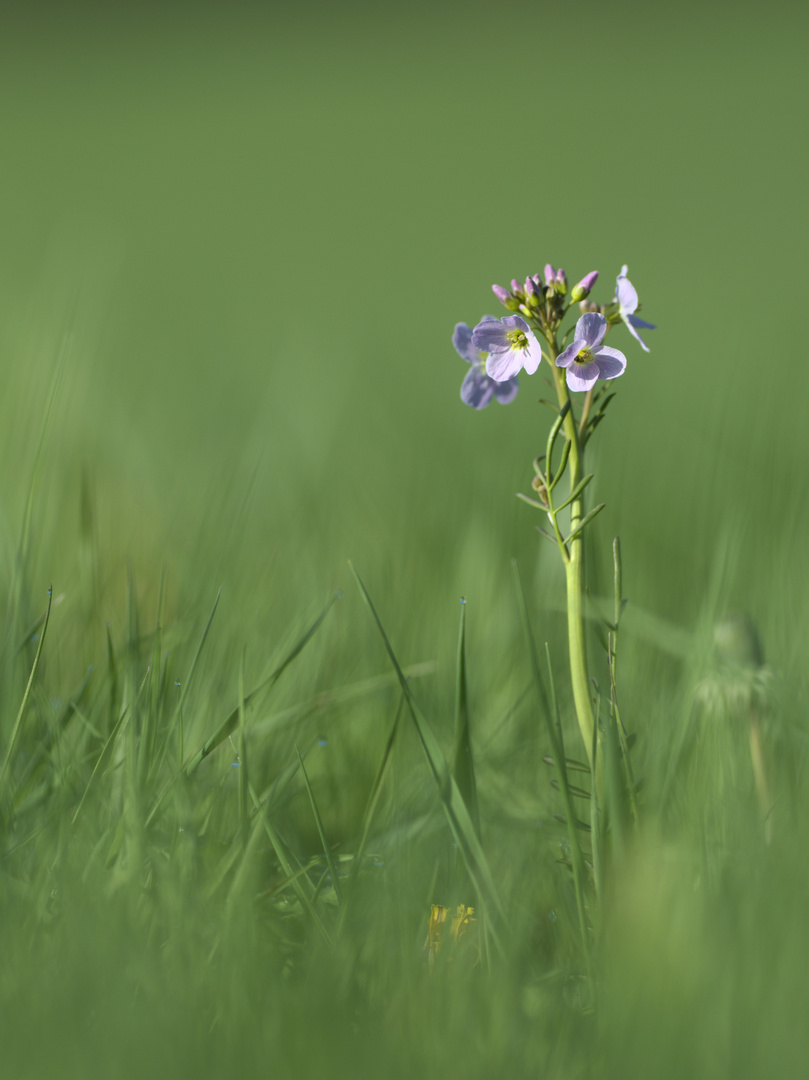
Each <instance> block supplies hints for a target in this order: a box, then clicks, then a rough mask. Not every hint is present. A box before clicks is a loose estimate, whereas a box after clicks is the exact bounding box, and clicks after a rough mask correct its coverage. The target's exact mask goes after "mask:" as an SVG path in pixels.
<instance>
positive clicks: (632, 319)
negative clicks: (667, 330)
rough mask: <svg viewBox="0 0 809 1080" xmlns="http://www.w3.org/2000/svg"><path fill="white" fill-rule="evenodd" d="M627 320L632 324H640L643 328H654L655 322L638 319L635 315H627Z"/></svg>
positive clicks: (655, 326) (655, 327)
mask: <svg viewBox="0 0 809 1080" xmlns="http://www.w3.org/2000/svg"><path fill="white" fill-rule="evenodd" d="M626 318H627V322H630V323H632V325H633V326H640V327H641V328H642V329H644V330H656V329H657V324H656V323H650V322H644V321H643V319H639V318H638V316H637V315H627V317H626Z"/></svg>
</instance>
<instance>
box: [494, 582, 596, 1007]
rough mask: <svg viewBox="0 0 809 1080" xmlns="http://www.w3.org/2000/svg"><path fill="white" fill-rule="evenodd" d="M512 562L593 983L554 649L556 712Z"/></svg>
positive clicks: (550, 674) (552, 688)
mask: <svg viewBox="0 0 809 1080" xmlns="http://www.w3.org/2000/svg"><path fill="white" fill-rule="evenodd" d="M511 565H512V567H513V570H514V579H515V581H516V584H517V599H518V601H519V605H520V615H521V616H522V624H523V633H524V635H525V642H526V645H527V646H528V655H529V658H530V661H531V672H532V674H533V676H534V684H535V685H536V688H537V695H538V697H539V699H540V701H541V702H542V714H543V716H544V717H545V723H546V726H547V729H548V735H549V737H550V742H551V747H552V750H553V761H554V766H555V768H556V779H557V783H558V785H559V793H560V794H561V796H562V806H563V807H564V818H565V821H566V823H567V835H568V843H569V844H570V856H571V860H570V861H571V865H572V869H573V887H574V889H575V892H576V908H577V911H578V916H579V933H580V935H581V942H582V948H583V950H584V962H585V966H586V968H587V976H588V979H589V981H590V984H591V986H592V979H593V972H592V963H591V959H590V940H589V937H588V933H587V919H586V914H585V902H584V857H583V855H582V851H581V845H580V844H579V837H578V833H577V832H576V820H577V819H576V815H575V813H574V810H573V797H572V794H571V791H570V785H569V784H568V779H567V767H566V764H565V762H566V758H565V746H564V741H563V736H562V725H561V724H560V722H559V708H558V703H557V700H556V687H555V684H554V681H553V668H552V667H551V657H550V651H549V649H548V646H547V645H546V646H545V655H546V658H547V662H548V680H549V687H550V695H551V705H552V711H551V709H549V708H548V699H547V695H546V693H545V687H544V685H543V682H542V676H541V674H540V670H539V659H538V657H537V650H536V645H535V643H534V633H533V631H532V629H531V620H530V618H529V615H528V604H527V603H526V600H525V592H524V590H523V587H522V581H521V580H520V573H519V570H518V569H517V564H516V562H513V563H512V564H511Z"/></svg>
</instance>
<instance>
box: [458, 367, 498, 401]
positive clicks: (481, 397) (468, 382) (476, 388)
mask: <svg viewBox="0 0 809 1080" xmlns="http://www.w3.org/2000/svg"><path fill="white" fill-rule="evenodd" d="M497 385H498V384H497V383H495V382H494V381H493V380H492V379H490V378H489V376H488V375H487V374H486V373H485V371H483V369H482V368H480V367H473V368H472V369H471V371H468V372H467V373H466V378H465V379H464V381H463V383H462V384H461V401H462V402H463V403H464V405H471V406H472V408H473V409H485V408H486V406H487V405H488V404H489V402H490V401H491V400H492V396H493V394H494V391H495V387H496V386H497Z"/></svg>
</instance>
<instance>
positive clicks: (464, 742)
mask: <svg viewBox="0 0 809 1080" xmlns="http://www.w3.org/2000/svg"><path fill="white" fill-rule="evenodd" d="M453 776H454V777H455V783H456V784H457V785H458V788H459V790H460V792H461V795H462V796H463V800H464V802H465V803H466V808H467V810H468V811H469V816H470V818H471V819H472V824H473V826H474V828H475V834H476V835H477V838H478V840H479V839H480V809H479V807H478V791H477V784H476V782H475V759H474V757H473V755H472V742H471V736H470V729H469V694H468V691H467V685H466V600H465V599H461V626H460V630H459V632H458V659H457V665H456V676H455V761H454V765H453Z"/></svg>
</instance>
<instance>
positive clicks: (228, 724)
mask: <svg viewBox="0 0 809 1080" xmlns="http://www.w3.org/2000/svg"><path fill="white" fill-rule="evenodd" d="M339 596H340V594H339V593H335V594H334V596H332V597H331V598H330V599H329V602H328V603H327V604H326V606H325V607H324V608H323V610H322V611H321V613H320V614H319V615H318V617H317V618H316V619H315V621H314V622H313V623H312V624H311V626H309V627H308V629H307V630H306V632H305V633H304V634H303V636H302V637H301V638H300V639H299V640H298V641H297V642H296V643H295V645H294V646H293V648H292V649H290V651H289V652H288V653H287V655H286V656H285V657H284V659H283V660H282V662H281V663H280V664H279V665H278V667H277V668H276V669H275V670H274V671H273V672H272V674H270V675H269V676H268V677H267V678H266V679H265V680H264V681H263V682H262V683H259V685H258V686H257V687H256V688H255V689H254V690H251V692H250V693H249V694H248V695H247V697H246V698H245V699H244V704H245V706H247V705H249V704H250V702H251V701H253V700H254V699H255V698H256V697H257V695H258V694H260V693H261V692H262V691H267V690H270V689H272V687H273V686H275V684H276V683H277V682H278V680H279V679H280V677H281V676H282V675H283V673H284V672H285V671H286V669H287V668H288V667H289V665H290V664H291V663H292V661H293V660H294V659H295V658H296V657H297V656H298V655H299V654H300V653H301V652H302V651H303V649H304V648H305V647H306V645H308V643H309V642H310V641H311V640H312V638H313V637H314V635H315V634H316V633H317V631H318V630H319V629H320V626H321V625H322V623H323V620H324V619H325V618H326V615H327V614H328V612H329V610H330V609H331V606H332V604H333V603H334V602H335V600H337V599H338V598H339ZM217 599H218V597H217ZM180 703H181V704H182V700H181V702H180ZM178 708H179V707H178ZM238 721H239V709H238V706H237V707H236V708H235V709H234V710H233V712H232V713H230V715H229V716H228V717H227V719H225V720H224V721H223V722H222V723H221V724H220V725H219V727H218V728H217V729H216V731H215V732H214V734H213V735H211V737H210V738H209V739H208V740H207V741H206V742H205V743H203V745H202V746H201V747H200V749H199V750H198V751H197V753H196V754H195V755H194V756H193V757H192V758H191V760H190V761H189V762H188V764H187V765H186V767H185V769H186V773H187V774H188V775H189V776H190V775H191V773H193V772H194V770H195V769H197V768H198V767H199V765H200V764H201V763H202V762H203V761H204V760H205V758H206V757H208V755H209V754H210V753H212V752H213V751H214V750H215V749H216V748H217V746H220V745H221V744H222V743H223V742H224V741H225V739H226V738H227V737H228V735H230V734H231V733H232V732H233V730H234V729H235V727H236V724H237V723H238Z"/></svg>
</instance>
